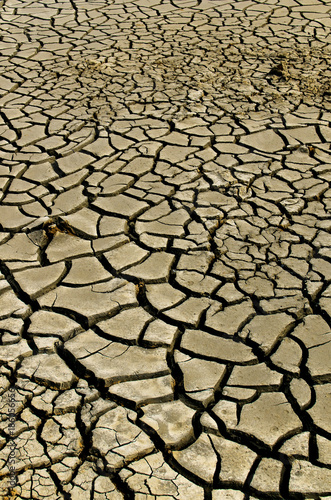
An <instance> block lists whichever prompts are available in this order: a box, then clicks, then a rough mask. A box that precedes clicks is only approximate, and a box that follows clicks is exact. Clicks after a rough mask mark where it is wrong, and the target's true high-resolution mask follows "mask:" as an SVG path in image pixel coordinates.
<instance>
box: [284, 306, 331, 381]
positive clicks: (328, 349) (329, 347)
mask: <svg viewBox="0 0 331 500" xmlns="http://www.w3.org/2000/svg"><path fill="white" fill-rule="evenodd" d="M293 336H294V337H295V338H298V339H300V340H301V341H302V342H303V343H304V344H305V346H306V347H307V349H308V360H307V363H306V365H307V367H308V370H309V372H310V374H311V376H312V377H313V379H314V380H316V381H319V380H329V378H330V377H331V332H330V328H329V325H328V324H327V322H326V321H324V319H323V318H322V317H321V316H318V315H310V316H307V317H305V318H304V319H303V320H302V322H301V323H300V324H299V325H298V326H297V327H296V328H295V329H294V330H293Z"/></svg>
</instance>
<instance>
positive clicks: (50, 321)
mask: <svg viewBox="0 0 331 500" xmlns="http://www.w3.org/2000/svg"><path fill="white" fill-rule="evenodd" d="M81 330H82V327H81V326H80V325H79V324H78V323H76V321H74V320H73V319H71V318H68V317H67V316H64V315H63V314H58V313H55V312H52V311H36V312H34V313H33V314H32V315H31V316H30V326H29V328H28V333H30V334H31V335H32V336H34V335H37V336H55V337H59V338H61V339H62V340H64V341H65V340H68V339H70V338H71V337H73V336H74V335H75V334H76V333H78V332H80V331H81Z"/></svg>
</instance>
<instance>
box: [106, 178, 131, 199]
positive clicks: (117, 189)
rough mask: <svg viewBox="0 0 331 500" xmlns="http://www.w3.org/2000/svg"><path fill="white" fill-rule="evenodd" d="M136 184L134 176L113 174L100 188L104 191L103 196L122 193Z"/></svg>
mask: <svg viewBox="0 0 331 500" xmlns="http://www.w3.org/2000/svg"><path fill="white" fill-rule="evenodd" d="M134 182H135V180H134V177H133V176H132V175H124V174H113V175H111V176H109V177H108V178H107V179H106V180H104V181H103V182H102V183H101V184H100V187H101V189H102V191H101V196H108V195H115V194H119V193H122V192H123V191H125V190H126V189H127V188H129V187H130V186H132V184H134Z"/></svg>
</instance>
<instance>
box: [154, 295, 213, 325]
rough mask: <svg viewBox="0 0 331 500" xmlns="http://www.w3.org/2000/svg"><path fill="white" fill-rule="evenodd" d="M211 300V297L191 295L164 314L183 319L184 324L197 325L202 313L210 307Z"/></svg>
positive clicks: (179, 319) (177, 319)
mask: <svg viewBox="0 0 331 500" xmlns="http://www.w3.org/2000/svg"><path fill="white" fill-rule="evenodd" d="M211 302H212V301H211V299H208V298H206V297H200V298H198V297H190V298H188V299H187V300H185V301H184V302H183V303H182V304H180V305H178V306H176V307H173V308H172V309H169V310H167V311H166V312H165V313H164V314H165V315H166V316H168V317H169V318H171V319H173V320H176V321H181V322H182V323H183V324H186V325H189V326H193V327H194V326H195V327H197V326H198V324H199V321H200V318H201V316H202V314H203V313H204V311H205V310H206V309H208V308H209V306H210V305H211Z"/></svg>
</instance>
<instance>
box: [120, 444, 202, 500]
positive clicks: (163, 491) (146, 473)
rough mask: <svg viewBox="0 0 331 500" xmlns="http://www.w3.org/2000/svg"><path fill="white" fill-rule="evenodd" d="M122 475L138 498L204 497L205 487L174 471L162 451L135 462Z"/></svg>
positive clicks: (198, 499)
mask: <svg viewBox="0 0 331 500" xmlns="http://www.w3.org/2000/svg"><path fill="white" fill-rule="evenodd" d="M120 477H121V478H122V479H123V480H124V481H125V482H126V483H127V484H128V485H129V487H130V488H131V489H132V490H133V491H134V493H135V496H136V498H137V499H138V498H141V499H142V500H145V499H147V498H148V497H151V495H153V497H154V498H157V497H158V496H159V497H160V498H162V496H163V497H164V498H174V499H176V500H183V499H185V498H187V499H189V498H194V499H195V500H203V499H204V490H203V488H201V487H200V486H197V485H196V484H194V483H192V482H191V481H189V480H188V479H186V477H184V476H182V475H181V474H179V473H178V472H176V471H174V470H173V469H172V468H171V467H170V466H169V465H168V464H167V463H166V462H165V461H164V458H163V456H162V453H161V452H158V453H155V454H153V455H149V456H147V457H145V458H143V459H141V460H137V461H136V462H133V463H132V464H130V467H128V468H127V469H123V470H122V471H121V472H120Z"/></svg>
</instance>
